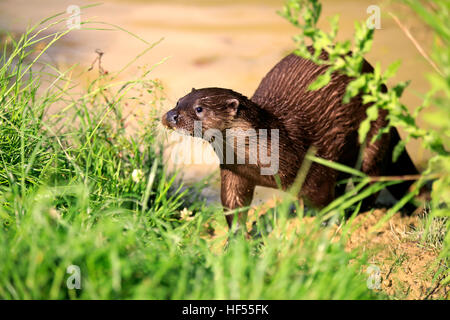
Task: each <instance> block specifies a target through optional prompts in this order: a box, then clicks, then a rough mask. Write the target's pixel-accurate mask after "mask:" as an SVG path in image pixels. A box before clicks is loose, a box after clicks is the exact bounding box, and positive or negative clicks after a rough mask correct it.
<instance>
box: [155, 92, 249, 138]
mask: <svg viewBox="0 0 450 320" xmlns="http://www.w3.org/2000/svg"><path fill="white" fill-rule="evenodd" d="M240 99H241V95H240V94H239V93H236V92H234V91H232V90H229V89H221V88H204V89H198V90H196V89H192V91H191V92H190V93H189V94H187V95H186V96H184V97H182V98H181V99H180V100H178V102H177V105H176V107H175V108H173V109H172V110H170V111H169V112H167V113H166V114H165V115H164V116H163V118H162V123H163V124H164V125H165V126H166V127H168V128H171V129H174V130H177V131H181V132H183V133H185V134H188V135H194V128H195V130H198V129H197V128H199V127H200V125H201V132H202V133H204V132H205V131H207V130H209V129H215V130H219V131H221V132H224V131H225V130H226V129H228V128H230V127H231V126H232V123H233V121H234V120H235V119H236V118H237V116H238V111H239V108H240ZM196 133H197V132H195V134H196Z"/></svg>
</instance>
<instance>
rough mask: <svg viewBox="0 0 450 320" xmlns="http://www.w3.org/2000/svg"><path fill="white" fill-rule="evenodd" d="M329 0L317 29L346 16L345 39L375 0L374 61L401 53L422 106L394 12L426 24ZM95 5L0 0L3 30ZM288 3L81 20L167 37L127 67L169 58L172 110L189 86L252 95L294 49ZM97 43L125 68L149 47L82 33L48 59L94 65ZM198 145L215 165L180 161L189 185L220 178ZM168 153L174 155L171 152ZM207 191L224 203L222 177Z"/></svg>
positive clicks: (356, 1)
mask: <svg viewBox="0 0 450 320" xmlns="http://www.w3.org/2000/svg"><path fill="white" fill-rule="evenodd" d="M322 2H323V13H322V19H321V24H320V26H321V27H324V28H327V27H328V24H327V21H326V19H325V18H326V17H330V16H332V15H334V14H340V16H341V24H340V25H341V28H340V38H341V39H344V38H345V39H346V38H349V37H351V35H352V30H353V21H355V20H365V19H367V17H368V14H367V13H366V9H367V7H368V6H369V5H373V4H378V5H379V6H380V7H381V12H382V19H381V29H380V30H377V32H376V35H375V41H374V45H373V50H372V52H371V53H370V55H369V56H368V60H369V61H372V62H376V61H380V62H381V64H382V66H383V67H386V66H387V65H388V64H389V63H391V62H393V61H395V60H397V59H401V60H402V67H401V69H400V71H399V72H398V76H397V77H396V79H395V80H396V81H399V80H407V79H411V80H412V83H411V85H410V87H411V88H410V89H412V90H409V92H407V93H406V95H405V97H404V102H405V103H406V104H407V105H408V106H410V107H411V108H413V107H415V106H417V105H418V103H419V102H420V99H419V98H418V96H417V95H418V94H420V93H423V92H425V90H426V89H427V87H428V85H427V82H426V80H425V78H424V74H425V73H427V72H429V71H430V68H429V66H428V65H427V63H426V62H425V61H424V60H423V58H422V57H421V56H420V55H419V54H418V53H417V50H416V49H415V48H414V46H413V45H412V44H411V42H410V41H409V40H408V39H407V38H406V37H405V35H404V34H403V33H402V31H401V30H400V29H399V28H398V26H397V25H396V24H395V22H394V21H393V20H392V19H391V18H390V16H389V15H388V12H389V11H392V12H394V13H395V14H396V15H398V16H399V17H400V18H401V20H402V21H403V22H404V23H405V24H406V25H407V26H408V27H409V28H410V30H411V32H412V33H413V34H414V35H415V36H416V38H417V39H418V40H419V41H420V42H423V43H425V44H426V45H429V43H430V37H429V35H428V34H427V30H426V29H425V28H424V27H423V26H422V25H421V24H420V23H418V21H417V20H416V19H415V18H414V16H413V15H411V13H410V12H409V11H408V10H407V9H406V8H404V7H402V6H400V5H392V4H390V3H389V2H386V1H374V0H369V1H365V0H350V1H322ZM91 3H93V2H89V1H79V0H76V1H74V0H39V1H37V0H33V1H30V0H28V1H26V0H2V1H1V2H0V28H2V29H7V30H8V31H13V32H17V33H19V32H22V31H23V30H24V29H25V28H26V26H27V25H30V24H32V23H35V22H37V21H39V20H40V19H42V18H45V17H48V16H51V15H53V14H54V13H57V12H63V11H65V10H66V8H67V7H68V6H69V5H73V4H76V5H79V6H83V5H86V4H91ZM282 3H283V1H277V0H264V1H255V0H246V1H241V2H236V1H233V2H231V1H224V0H216V1H205V0H197V1H181V0H177V1H144V0H142V1H119V0H117V1H108V0H105V1H103V5H101V6H98V7H93V8H89V9H86V10H83V11H82V13H81V17H82V20H83V21H86V20H88V19H90V20H94V21H103V22H108V23H112V24H115V25H119V26H121V27H123V28H125V29H127V30H129V31H131V32H133V33H135V34H137V35H139V36H140V37H142V38H143V39H145V40H146V41H148V42H154V41H157V40H159V39H160V38H162V37H164V40H163V41H162V42H161V43H160V44H159V45H158V46H156V47H155V48H154V49H152V51H150V52H149V53H148V54H147V55H145V56H144V57H142V58H140V60H138V62H137V63H136V64H135V65H133V66H132V67H131V68H130V69H129V71H128V72H129V73H128V75H131V74H133V73H136V71H137V69H136V66H137V65H152V64H154V63H157V62H159V61H161V60H162V59H164V58H167V57H168V60H167V61H166V62H165V63H163V64H162V65H160V66H159V67H158V68H157V69H155V70H154V72H153V73H154V77H156V78H159V79H160V80H161V81H162V82H163V84H164V87H165V91H166V95H167V100H166V103H165V109H169V108H171V107H172V106H173V105H174V104H175V103H176V101H177V99H178V98H179V97H180V96H183V95H184V94H186V93H187V92H189V91H190V90H191V88H192V87H195V88H201V87H207V86H208V87H210V86H218V87H226V88H232V89H234V90H236V91H239V92H241V93H243V94H245V95H248V96H251V95H252V93H253V91H254V90H255V89H256V87H257V86H258V83H259V81H260V80H261V78H262V77H263V76H264V74H266V73H267V72H268V70H269V69H270V68H271V67H272V66H273V65H274V64H275V63H276V62H277V61H279V60H280V59H281V58H282V57H283V56H284V55H285V54H286V53H287V52H289V51H290V50H292V40H291V37H292V36H293V35H294V34H295V33H296V30H295V28H294V27H292V26H290V25H289V24H288V23H287V22H286V21H285V20H283V19H282V18H281V17H279V16H278V15H277V14H276V10H278V9H279V8H281V5H282ZM98 27H103V28H104V27H105V26H101V25H98ZM97 48H100V49H101V50H102V51H104V52H105V55H104V59H103V66H104V67H105V69H109V70H119V69H120V68H122V67H123V66H124V65H126V64H127V63H128V62H129V61H130V60H131V59H133V58H134V57H135V56H136V54H138V53H139V52H141V51H142V50H143V49H144V48H145V44H144V43H143V42H141V41H139V40H137V39H135V38H133V37H131V36H130V35H129V34H127V33H124V32H120V31H98V30H95V31H94V30H79V31H74V32H72V33H71V34H69V35H68V36H67V37H66V38H64V39H63V40H62V41H60V42H59V43H58V44H57V45H56V46H55V47H54V48H53V49H52V50H51V51H49V54H48V55H46V58H47V59H48V60H49V61H52V62H54V63H56V64H58V65H60V66H65V65H72V64H74V63H79V64H80V65H81V66H84V67H87V66H89V65H90V63H91V62H92V60H93V59H94V58H95V53H94V51H95V49H97ZM126 76H127V74H124V77H126ZM170 139H173V137H171V138H169V140H170ZM195 148H196V149H195V150H194V153H199V152H201V151H202V150H205V148H206V152H209V155H208V156H207V157H205V158H206V160H208V161H203V162H200V163H198V164H192V165H182V166H181V167H182V172H183V174H184V179H185V181H187V182H190V181H197V180H199V179H201V178H203V177H206V176H207V175H209V174H215V175H214V176H215V177H216V178H217V172H218V162H217V160H216V159H214V156H213V155H212V153H211V152H210V151H211V150H208V147H204V146H200V147H195ZM408 150H410V153H411V155H412V157H413V159H414V161H415V162H416V163H418V164H420V163H422V162H423V161H424V160H425V159H426V157H427V155H426V153H425V152H424V151H423V150H422V149H420V148H419V147H418V145H417V144H414V143H411V144H410V145H408ZM167 158H168V160H170V158H171V157H170V154H168V155H167ZM211 158H212V159H211ZM205 193H207V196H208V197H209V198H210V199H212V200H217V199H218V185H217V179H216V183H214V184H213V186H212V187H210V188H205ZM273 193H274V191H272V190H270V191H269V190H266V189H262V188H261V189H257V194H256V201H261V200H262V199H266V198H267V197H270V196H271V195H272V194H273Z"/></svg>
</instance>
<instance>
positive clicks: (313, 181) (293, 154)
mask: <svg viewBox="0 0 450 320" xmlns="http://www.w3.org/2000/svg"><path fill="white" fill-rule="evenodd" d="M322 58H324V59H326V58H327V57H326V54H322ZM326 68H327V67H326V66H318V65H316V64H315V63H313V62H311V61H309V60H306V59H303V58H301V57H298V56H296V55H294V54H291V55H288V56H287V57H285V58H284V59H282V60H281V61H280V62H279V63H278V64H277V65H276V66H275V67H274V68H273V69H272V70H271V71H270V72H269V73H268V74H267V75H266V76H265V77H264V79H263V80H262V82H261V84H260V85H259V87H258V89H257V90H256V92H255V94H254V95H253V97H252V98H251V99H248V98H246V97H245V96H243V95H241V94H239V93H237V92H234V91H232V90H229V89H221V88H205V89H200V90H195V89H193V91H192V92H191V93H189V94H188V95H186V96H185V97H183V98H181V99H180V100H179V102H178V104H177V107H176V108H174V109H173V110H171V111H170V112H169V113H168V114H166V116H164V117H163V123H164V124H165V125H166V126H168V127H171V128H174V129H184V130H186V131H187V132H188V133H189V134H192V131H193V121H194V120H197V121H199V120H201V121H202V122H203V128H204V129H210V128H215V129H218V130H220V131H221V132H223V134H224V135H225V130H226V129H230V128H242V129H244V130H245V129H248V128H253V129H279V138H280V140H279V155H280V157H279V171H278V176H279V179H280V182H281V186H282V188H283V189H287V188H288V187H289V186H291V185H292V183H293V182H294V180H295V178H296V176H297V174H298V171H299V169H300V167H301V164H302V162H303V159H304V156H305V154H306V151H307V150H308V148H309V147H311V146H314V147H315V149H316V150H317V153H316V155H317V156H319V157H321V158H324V159H327V160H331V161H335V162H339V163H342V164H345V165H347V166H351V167H354V166H355V164H356V162H357V159H358V155H359V152H360V145H359V143H358V128H359V125H360V123H361V121H362V120H363V119H365V117H366V109H367V106H368V105H363V104H362V99H361V97H360V96H356V97H355V98H353V99H352V100H351V101H350V102H349V103H347V104H343V103H342V98H343V95H344V93H345V90H346V86H347V84H348V83H349V82H350V81H351V80H352V79H351V78H349V77H347V76H344V75H342V74H333V76H332V79H331V81H330V83H328V84H327V85H326V86H325V87H323V88H321V89H319V90H316V91H310V90H308V89H307V88H308V86H309V84H310V83H311V82H312V81H313V80H314V79H315V78H316V77H317V76H318V75H319V74H321V73H323V72H324V71H325V70H326ZM362 72H363V73H364V72H372V67H371V66H370V65H369V64H368V63H367V62H364V64H363V68H362ZM235 100H237V102H238V103H236V101H235ZM197 106H201V107H202V109H203V111H202V112H201V113H200V114H199V113H197V112H196V111H195V110H196V107H197ZM174 114H176V115H177V118H176V121H170V119H171V118H170V117H171V116H173V115H174ZM386 124H387V120H386V112H385V111H381V112H380V114H379V117H378V119H377V120H376V121H374V122H372V127H371V129H370V132H369V135H368V141H370V138H371V137H372V136H373V135H375V134H376V133H377V132H378V130H379V129H380V128H382V127H384V126H386ZM257 132H258V131H257ZM399 139H400V137H399V135H398V133H397V130H396V129H395V128H393V129H391V131H390V132H389V133H388V134H384V135H383V136H382V137H381V138H380V139H378V140H377V141H375V142H374V143H372V144H368V145H367V147H366V148H365V149H364V150H363V155H362V163H361V170H362V171H363V172H365V173H366V174H368V175H371V176H377V175H403V174H415V173H417V170H416V168H415V167H414V164H413V163H412V161H411V159H410V158H409V156H408V154H407V152H406V151H404V152H403V153H402V155H401V156H400V158H399V160H398V162H397V163H392V161H391V159H392V150H393V147H394V146H395V145H396V144H397V143H398V141H399ZM268 143H269V144H270V138H269V142H268ZM223 148H225V142H224V143H223ZM268 149H269V150H270V147H269V148H268ZM249 154H250V152H249V150H246V157H247V159H248V157H249ZM262 166H263V165H262V164H261V159H260V155H259V154H258V156H257V163H256V164H248V163H247V164H227V163H226V160H225V161H224V163H223V164H221V165H220V170H221V181H222V182H221V200H222V204H223V205H224V207H226V208H227V209H236V208H240V207H243V206H247V205H249V204H250V202H251V200H252V197H253V191H254V188H255V186H257V185H260V186H265V187H272V188H277V182H276V178H275V177H274V176H264V175H261V173H260V168H261V167H262ZM343 178H345V175H344V174H342V173H339V172H337V171H335V170H333V169H331V168H328V167H325V166H322V165H319V164H317V163H313V164H312V165H311V168H310V170H309V171H308V174H307V176H306V179H305V182H304V184H303V186H302V189H301V191H300V193H299V197H302V198H305V199H306V200H307V202H308V203H309V204H311V205H312V206H314V207H316V208H321V207H324V206H326V205H327V204H329V203H330V202H331V201H332V200H333V199H335V197H337V196H339V195H341V194H342V193H343V192H344V188H343V187H339V188H337V187H336V182H337V181H339V180H340V179H343ZM409 186H410V183H408V182H405V183H402V184H399V185H395V186H393V187H390V189H389V190H390V191H391V193H393V195H394V196H395V197H396V198H400V197H401V196H402V195H403V194H404V193H405V192H406V191H407V189H408V187H409ZM374 198H375V197H372V198H370V199H366V200H365V202H364V203H363V205H364V206H365V207H368V206H370V205H371V204H372V203H373V201H374ZM243 216H244V217H245V215H243ZM227 221H228V223H229V225H230V226H231V223H232V217H227Z"/></svg>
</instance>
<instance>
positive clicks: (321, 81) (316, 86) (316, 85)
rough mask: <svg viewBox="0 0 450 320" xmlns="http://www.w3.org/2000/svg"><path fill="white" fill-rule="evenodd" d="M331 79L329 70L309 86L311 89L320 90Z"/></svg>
mask: <svg viewBox="0 0 450 320" xmlns="http://www.w3.org/2000/svg"><path fill="white" fill-rule="evenodd" d="M330 80H331V74H330V73H329V72H328V71H327V72H326V73H324V74H321V75H319V76H318V77H317V78H316V80H314V81H313V82H312V83H311V84H310V85H309V87H308V89H309V90H318V89H320V88H323V87H325V86H326V85H327V84H328V83H329V82H330Z"/></svg>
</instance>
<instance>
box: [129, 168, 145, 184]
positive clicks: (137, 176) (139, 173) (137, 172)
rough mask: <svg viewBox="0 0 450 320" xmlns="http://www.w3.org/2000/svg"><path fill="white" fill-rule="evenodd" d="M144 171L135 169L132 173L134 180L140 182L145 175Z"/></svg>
mask: <svg viewBox="0 0 450 320" xmlns="http://www.w3.org/2000/svg"><path fill="white" fill-rule="evenodd" d="M143 175H144V174H143V173H142V170H141V169H134V170H133V172H132V173H131V179H133V181H134V182H136V183H138V182H139V181H140V180H141V179H142V177H143Z"/></svg>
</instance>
